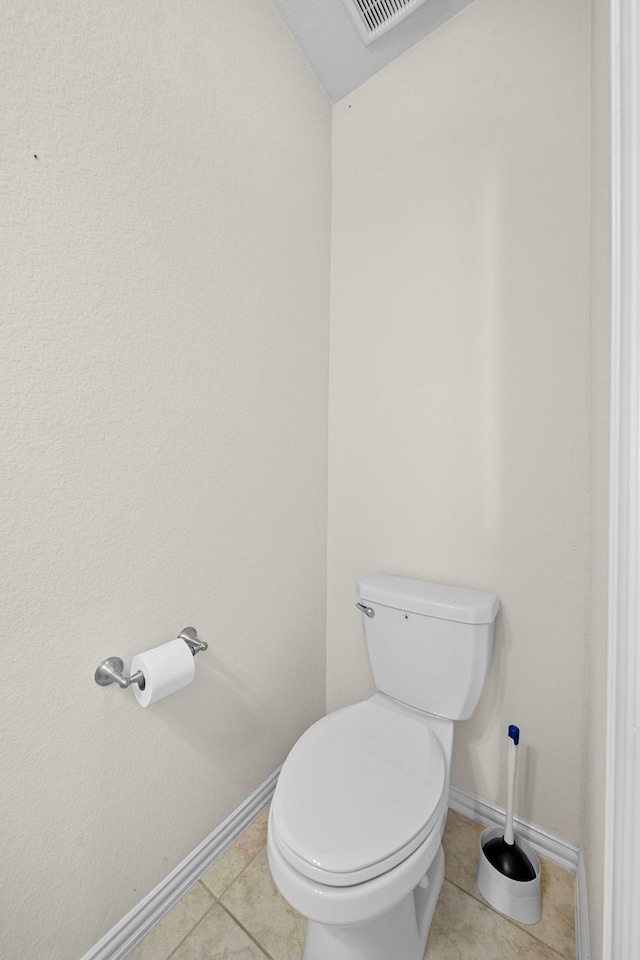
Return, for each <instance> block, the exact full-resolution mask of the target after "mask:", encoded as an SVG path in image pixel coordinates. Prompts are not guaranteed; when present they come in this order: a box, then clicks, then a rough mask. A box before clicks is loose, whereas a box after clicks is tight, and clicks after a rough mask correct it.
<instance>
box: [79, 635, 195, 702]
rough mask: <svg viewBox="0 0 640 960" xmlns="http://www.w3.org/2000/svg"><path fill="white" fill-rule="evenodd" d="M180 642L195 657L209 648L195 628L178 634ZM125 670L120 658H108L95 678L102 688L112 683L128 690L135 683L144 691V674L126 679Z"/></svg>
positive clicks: (136, 674) (137, 673)
mask: <svg viewBox="0 0 640 960" xmlns="http://www.w3.org/2000/svg"><path fill="white" fill-rule="evenodd" d="M178 640H184V642H185V643H186V645H187V646H188V647H189V650H191V653H192V654H193V656H194V657H195V655H196V653H200V652H201V651H202V650H206V649H207V648H208V646H209V644H208V643H206V642H205V641H204V640H198V633H197V631H196V628H195V627H185V628H184V630H183V631H182V632H181V633H179V634H178ZM123 670H124V663H123V662H122V660H121V659H120V657H107V659H106V660H103V661H102V663H101V664H100V666H99V667H98V669H97V670H96V672H95V674H94V677H93V678H94V680H95V681H96V683H97V684H98V686H100V687H108V686H109V684H110V683H117V684H118V686H119V687H122V689H123V690H126V689H127V687H130V686H131V685H132V684H133V683H137V685H138V686H139V687H140V689H141V690H144V673H143V672H142V670H137V671H136V673H134V674H133V675H132V676H130V677H125V676H124V674H123V673H122V671H123Z"/></svg>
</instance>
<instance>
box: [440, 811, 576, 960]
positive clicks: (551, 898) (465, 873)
mask: <svg viewBox="0 0 640 960" xmlns="http://www.w3.org/2000/svg"><path fill="white" fill-rule="evenodd" d="M482 829H483V828H482V827H481V826H480V825H479V824H477V823H474V822H473V821H472V820H468V819H467V818H466V817H463V816H461V815H460V814H459V813H456V812H455V810H450V811H449V814H448V817H447V825H446V828H445V833H444V837H443V841H442V842H443V845H444V850H445V860H446V876H447V879H448V880H450V881H451V882H452V883H455V884H456V886H458V887H461V888H462V890H465V891H466V892H467V893H470V894H471V895H472V896H474V897H476V898H477V899H479V900H481V902H482V903H484V902H485V901H484V900H483V898H482V895H481V893H480V891H479V890H478V886H477V883H476V869H477V863H478V850H479V843H480V834H481V833H482ZM540 889H541V893H542V919H541V920H540V921H539V922H538V923H536V924H532V925H531V926H528V925H527V924H519V926H521V928H522V929H523V930H525V931H526V932H527V933H529V934H531V936H533V937H535V938H536V939H538V940H541V941H542V942H543V943H546V944H547V946H549V947H552V949H553V950H556V951H557V952H558V953H560V954H561V955H562V956H563V957H572V958H573V957H575V878H574V877H573V876H572V875H571V874H570V873H568V872H567V871H566V870H562V869H561V868H560V867H557V866H555V864H553V863H549V862H548V861H546V860H543V861H542V873H541V877H540Z"/></svg>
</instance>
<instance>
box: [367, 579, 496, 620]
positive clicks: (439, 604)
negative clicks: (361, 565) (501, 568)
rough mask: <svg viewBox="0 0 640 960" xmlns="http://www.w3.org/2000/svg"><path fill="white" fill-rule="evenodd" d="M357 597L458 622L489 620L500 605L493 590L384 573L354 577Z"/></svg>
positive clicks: (397, 608) (492, 618) (494, 616)
mask: <svg viewBox="0 0 640 960" xmlns="http://www.w3.org/2000/svg"><path fill="white" fill-rule="evenodd" d="M358 598H359V599H360V600H368V601H369V602H370V603H380V604H382V605H383V606H385V607H394V608H395V609H396V610H408V611H410V612H411V613H420V614H423V615H425V616H427V617H438V618H439V619H440V620H456V621H457V622H458V623H493V621H494V620H495V618H496V614H497V613H498V610H499V609H500V601H499V600H498V598H497V597H496V596H495V595H494V594H493V593H482V592H481V591H480V590H467V589H465V588H463V587H447V586H445V585H444V584H442V583H427V582H426V581H424V580H411V579H410V578H408V577H395V576H391V575H390V574H387V573H371V574H369V575H368V576H366V577H363V578H362V579H361V580H358Z"/></svg>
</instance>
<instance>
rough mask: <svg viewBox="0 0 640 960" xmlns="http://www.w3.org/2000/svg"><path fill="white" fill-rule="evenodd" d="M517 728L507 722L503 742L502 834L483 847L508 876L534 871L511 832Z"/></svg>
mask: <svg viewBox="0 0 640 960" xmlns="http://www.w3.org/2000/svg"><path fill="white" fill-rule="evenodd" d="M519 740H520V730H519V729H518V727H516V726H514V725H513V724H511V726H510V727H509V740H508V746H507V819H506V823H505V828H504V836H503V837H495V838H494V839H493V840H489V841H488V842H487V843H486V844H485V845H484V847H483V848H482V849H483V852H484V855H485V857H486V858H487V860H488V861H489V863H490V864H491V865H492V866H493V867H495V869H496V870H498V871H499V872H500V873H501V874H503V876H505V877H508V878H509V879H510V880H519V881H528V880H533V879H535V876H536V872H535V870H534V868H533V865H532V863H531V861H530V860H529V858H528V857H527V855H526V853H525V852H524V851H523V850H522V849H521V847H519V846H518V844H517V843H516V841H515V837H514V835H513V795H514V792H515V785H516V770H517V766H518V742H519Z"/></svg>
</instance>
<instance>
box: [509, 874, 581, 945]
mask: <svg viewBox="0 0 640 960" xmlns="http://www.w3.org/2000/svg"><path fill="white" fill-rule="evenodd" d="M541 866H542V872H541V874H540V891H541V893H542V919H541V920H540V921H539V922H538V923H536V924H533V925H532V926H530V927H527V926H526V925H525V924H518V926H521V927H522V928H523V929H524V930H527V932H528V933H530V934H531V936H532V937H536V938H537V939H538V940H542V942H543V943H546V944H548V946H550V947H553V949H554V950H557V951H558V953H560V954H562V956H563V957H568V958H571V960H573V958H575V955H576V921H575V878H574V877H573V876H572V875H571V874H570V873H568V872H567V871H566V870H563V869H562V868H561V867H557V866H556V865H555V864H554V863H549V862H548V861H547V860H543V861H542V864H541Z"/></svg>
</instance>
